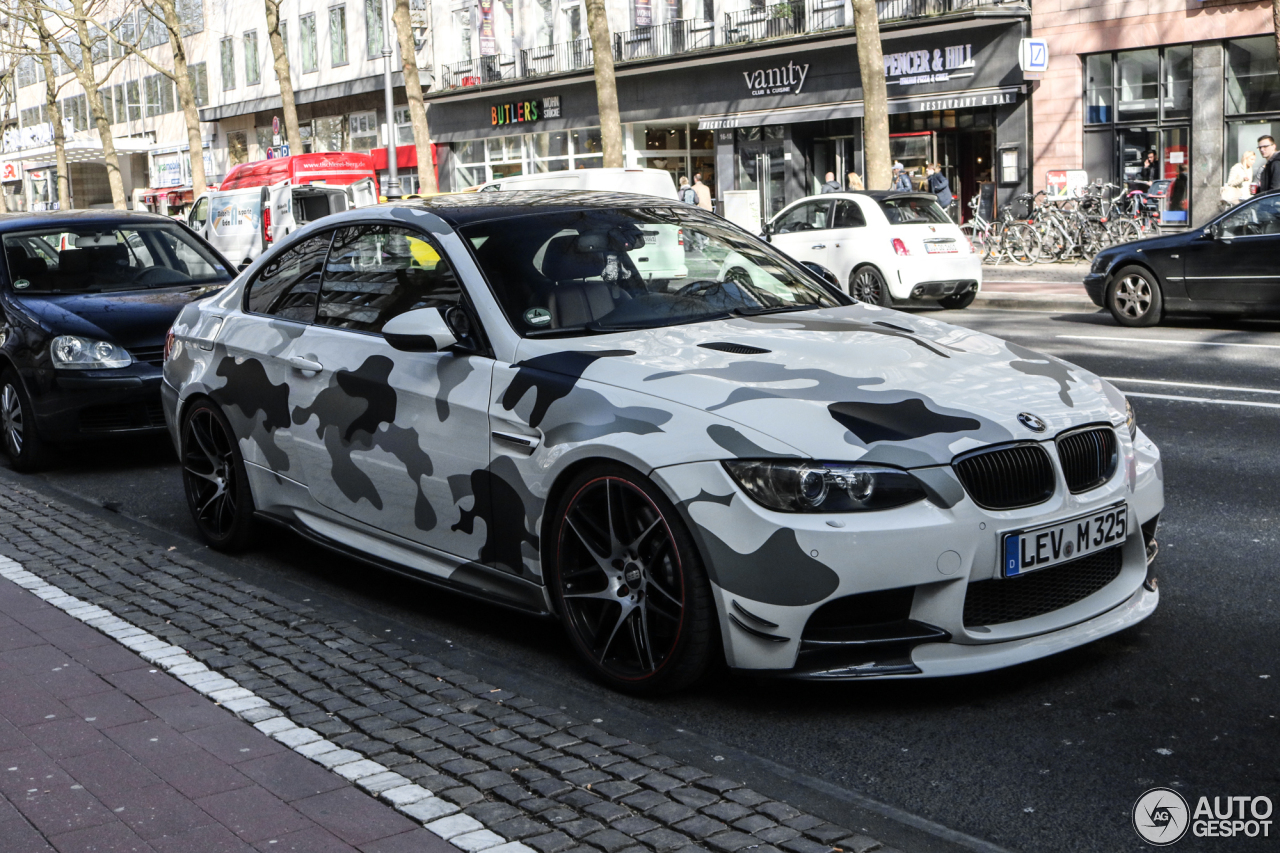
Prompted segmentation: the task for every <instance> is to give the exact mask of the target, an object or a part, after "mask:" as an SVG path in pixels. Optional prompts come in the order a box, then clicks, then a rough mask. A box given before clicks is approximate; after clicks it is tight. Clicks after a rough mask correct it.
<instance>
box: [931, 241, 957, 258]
mask: <svg viewBox="0 0 1280 853" xmlns="http://www.w3.org/2000/svg"><path fill="white" fill-rule="evenodd" d="M924 250H925V251H926V252H928V253H929V254H931V255H938V254H951V255H954V254H955V253H956V252H958V251H960V250H959V249H957V248H956V243H955V241H954V240H948V241H947V242H945V243H925V244H924Z"/></svg>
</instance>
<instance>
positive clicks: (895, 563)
mask: <svg viewBox="0 0 1280 853" xmlns="http://www.w3.org/2000/svg"><path fill="white" fill-rule="evenodd" d="M1121 431H1122V432H1123V428H1122V429H1121ZM1051 457H1052V458H1053V459H1054V460H1055V466H1056V465H1057V462H1056V459H1057V457H1056V454H1051ZM918 475H919V476H920V477H921V478H922V479H923V478H926V477H927V478H928V480H929V481H930V485H931V486H932V487H933V490H934V493H935V494H934V497H931V498H930V499H928V500H923V501H917V502H916V503H914V504H910V505H908V506H905V507H900V508H898V509H894V510H887V511H883V512H872V513H844V514H831V515H819V514H791V513H777V512H772V511H770V510H766V509H764V508H762V507H760V506H759V505H758V504H756V503H754V502H753V501H751V500H750V499H748V498H746V497H745V495H744V494H743V493H742V492H741V491H740V490H739V489H738V488H737V486H736V484H734V483H733V482H732V480H731V479H730V478H729V477H728V475H727V474H726V473H725V472H724V469H723V467H722V466H721V465H720V464H719V463H717V462H706V463H693V464H689V465H679V466H672V467H671V468H663V469H659V470H657V471H655V472H654V477H655V479H656V480H657V481H658V482H659V483H660V484H661V485H662V486H663V488H665V489H666V490H667V492H668V494H669V495H670V496H671V497H672V499H673V501H675V502H676V503H677V505H678V506H680V507H681V509H682V510H683V512H684V515H685V519H686V521H687V522H688V523H689V526H690V530H691V532H692V533H693V536H694V538H695V540H696V541H697V542H698V544H699V546H700V549H701V552H702V555H703V558H704V563H705V564H706V566H707V569H708V575H709V576H710V577H711V580H712V590H713V594H714V596H715V598H716V602H717V608H718V612H719V620H720V628H721V637H722V639H723V641H724V646H725V656H726V659H727V660H728V663H729V665H730V666H731V667H734V668H738V669H750V670H754V671H766V672H771V673H775V674H785V675H788V676H791V677H799V678H810V679H821V680H833V679H853V678H866V677H893V678H907V677H914V678H921V677H930V676H937V675H954V674H960V673H970V672H982V671H986V670H990V669H997V668H1000V667H1005V666H1009V665H1012V664H1015V663H1021V662H1024V661H1029V660H1035V659H1037V658H1040V657H1044V656H1046V655H1050V654H1055V653H1057V652H1060V651H1066V650H1067V649H1070V648H1073V647H1075V646H1079V645H1081V644H1083V643H1086V642H1089V641H1091V640H1093V639H1097V638H1098V637H1102V636H1105V635H1106V634H1109V633H1113V632H1114V631H1118V630H1121V629H1122V628H1124V627H1126V626H1128V625H1132V624H1135V623H1136V622H1138V621H1140V620H1142V619H1144V618H1146V617H1147V616H1148V615H1150V613H1151V612H1152V611H1153V610H1154V608H1155V606H1156V604H1157V603H1158V601H1159V598H1158V595H1157V594H1156V593H1155V591H1154V589H1146V588H1144V586H1143V585H1144V583H1145V582H1147V580H1148V563H1147V552H1148V542H1147V541H1146V540H1147V537H1146V536H1144V533H1145V531H1142V532H1140V527H1141V526H1142V525H1146V526H1147V528H1148V530H1150V531H1151V534H1152V535H1154V524H1153V522H1154V520H1155V519H1156V518H1157V516H1158V515H1159V514H1160V511H1161V510H1162V509H1163V506H1164V497H1163V482H1162V481H1163V474H1162V471H1161V466H1160V454H1159V451H1158V449H1157V448H1156V447H1155V445H1153V444H1152V443H1151V442H1150V441H1149V440H1147V439H1146V437H1145V436H1144V435H1142V434H1141V433H1139V434H1138V437H1137V440H1136V441H1133V442H1130V441H1129V440H1128V436H1127V434H1125V435H1124V436H1123V438H1122V439H1121V459H1120V464H1119V466H1118V470H1117V472H1116V474H1115V475H1114V476H1113V477H1112V478H1111V480H1110V481H1109V482H1108V483H1106V484H1104V485H1103V486H1101V487H1099V488H1097V489H1094V490H1092V491H1090V492H1086V493H1084V494H1080V495H1072V494H1070V492H1069V490H1068V489H1067V488H1066V486H1065V480H1064V479H1062V474H1061V472H1060V471H1059V472H1058V477H1059V484H1058V489H1057V491H1056V492H1055V494H1054V496H1053V497H1052V498H1050V499H1049V500H1048V501H1046V502H1044V503H1042V504H1039V505H1037V506H1033V507H1028V508H1025V509H1018V510H1006V511H992V510H985V509H982V508H981V507H979V506H977V505H976V504H975V503H974V502H973V501H972V500H971V499H970V498H969V497H968V496H967V495H966V494H965V492H964V489H963V487H962V486H961V485H960V483H959V481H958V479H955V475H954V472H953V471H952V469H951V467H950V466H939V467H936V468H930V469H921V470H920V471H918ZM948 503H950V504H951V505H947V504H948ZM1117 503H1124V504H1125V505H1126V506H1127V507H1128V511H1129V519H1130V525H1131V527H1130V535H1129V536H1128V537H1127V539H1126V540H1125V541H1124V543H1123V544H1122V545H1117V546H1112V547H1111V548H1109V549H1106V550H1107V551H1108V552H1109V553H1108V555H1107V559H1108V560H1109V561H1110V562H1109V563H1108V565H1109V566H1111V568H1110V569H1108V571H1110V572H1111V574H1104V575H1103V576H1102V577H1101V580H1098V579H1097V578H1098V577H1099V576H1098V575H1096V574H1092V575H1088V581H1087V583H1086V582H1084V580H1082V579H1084V578H1086V575H1087V573H1091V572H1095V571H1096V570H1095V568H1094V567H1093V565H1092V564H1090V565H1089V566H1084V565H1080V566H1075V565H1074V564H1075V563H1081V562H1082V561H1079V560H1078V561H1074V563H1067V564H1063V565H1062V566H1054V567H1050V568H1048V569H1043V570H1041V572H1042V573H1043V574H1042V575H1041V576H1040V579H1041V580H1043V581H1044V582H1045V584H1049V585H1055V586H1056V585H1059V584H1064V585H1066V586H1067V587H1068V591H1067V592H1063V593H1054V595H1056V596H1057V597H1056V598H1053V599H1052V600H1051V604H1050V605H1049V606H1048V607H1046V608H1044V609H1041V610H1036V611H1034V612H1031V615H1029V616H1024V615H1019V616H1017V617H1016V619H1013V620H1012V621H1003V619H1001V618H990V619H988V618H987V617H986V616H984V615H982V614H983V613H984V611H983V609H982V608H981V607H979V606H977V605H978V603H980V602H981V601H982V600H983V597H984V596H990V594H991V593H992V592H993V591H996V592H997V593H998V594H1001V595H1004V594H1006V593H1007V591H1009V590H1017V591H1019V593H1020V592H1021V591H1024V590H1027V591H1029V590H1031V589H1032V587H1033V586H1034V585H1036V584H1039V589H1040V591H1042V590H1043V586H1044V584H1040V582H1039V581H1035V582H1033V584H1027V583H1026V581H1028V580H1031V579H1033V578H1036V574H1037V573H1031V574H1029V575H1027V576H1025V577H1024V578H1020V579H1008V580H1006V579H1004V578H1002V577H1000V576H999V568H998V567H999V564H1000V561H1001V555H1000V546H1001V542H1002V534H1003V533H1005V532H1009V531H1012V530H1018V529H1027V528H1031V527H1035V526H1039V525H1041V524H1047V523H1051V522H1056V521H1061V520H1065V519H1068V518H1073V517H1076V516H1079V515H1084V514H1089V513H1092V512H1094V511H1096V510H1099V509H1102V508H1104V507H1110V506H1114V505H1115V504H1117ZM1090 559H1091V558H1090ZM1057 569H1061V570H1062V571H1060V572H1057V573H1056V574H1053V575H1051V574H1050V573H1054V572H1055V570H1057ZM1015 583H1016V584H1019V586H1017V587H1009V586H1003V585H1005V584H1015ZM975 584H983V585H984V586H983V587H977V586H974V585H975ZM1090 584H1092V585H1090ZM1151 586H1152V587H1154V583H1153V584H1152V585H1151ZM1029 594H1030V593H1029ZM1036 594H1037V595H1039V594H1040V592H1037V593H1036ZM971 598H972V601H970V599H971ZM970 604H973V605H974V606H972V607H970V606H968V605H970ZM985 612H988V613H989V612H990V611H989V610H987V611H985Z"/></svg>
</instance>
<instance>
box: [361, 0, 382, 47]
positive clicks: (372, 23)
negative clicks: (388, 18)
mask: <svg viewBox="0 0 1280 853" xmlns="http://www.w3.org/2000/svg"><path fill="white" fill-rule="evenodd" d="M364 26H365V35H366V36H367V37H368V48H369V58H370V59H378V58H380V57H381V56H382V0H364Z"/></svg>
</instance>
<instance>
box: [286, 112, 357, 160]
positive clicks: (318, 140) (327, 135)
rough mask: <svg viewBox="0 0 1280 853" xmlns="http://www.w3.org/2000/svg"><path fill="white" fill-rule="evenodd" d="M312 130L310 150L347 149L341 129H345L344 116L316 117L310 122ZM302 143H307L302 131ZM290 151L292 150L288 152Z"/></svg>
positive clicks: (345, 121) (305, 135)
mask: <svg viewBox="0 0 1280 853" xmlns="http://www.w3.org/2000/svg"><path fill="white" fill-rule="evenodd" d="M312 126H313V128H314V130H313V131H312V139H311V150H312V151H347V150H352V149H348V148H347V146H346V140H345V139H344V133H343V131H344V130H345V129H346V126H347V120H346V118H345V117H344V116H327V117H325V118H318V119H316V120H315V121H313V122H312ZM302 136H303V140H302V141H303V145H304V146H305V145H306V144H307V139H306V137H307V134H306V133H303V135H302ZM290 153H292V152H290Z"/></svg>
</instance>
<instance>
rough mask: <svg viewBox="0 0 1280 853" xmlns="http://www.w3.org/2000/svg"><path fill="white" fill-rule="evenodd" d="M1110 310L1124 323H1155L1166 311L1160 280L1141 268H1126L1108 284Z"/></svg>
mask: <svg viewBox="0 0 1280 853" xmlns="http://www.w3.org/2000/svg"><path fill="white" fill-rule="evenodd" d="M1105 301H1106V305H1107V310H1108V311H1110V312H1111V316H1112V317H1114V318H1115V321H1116V322H1117V323H1119V324H1120V325H1121V326H1129V327H1141V326H1154V325H1156V324H1157V323H1159V322H1160V318H1161V317H1162V316H1163V314H1164V294H1163V293H1162V292H1161V290H1160V282H1159V280H1158V279H1157V278H1156V277H1155V275H1153V274H1152V273H1151V272H1149V271H1147V270H1145V269H1143V268H1142V267H1124V268H1123V269H1121V270H1119V271H1118V272H1116V274H1115V275H1114V276H1113V277H1112V279H1111V283H1110V284H1109V285H1107V293H1106V300H1105Z"/></svg>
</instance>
